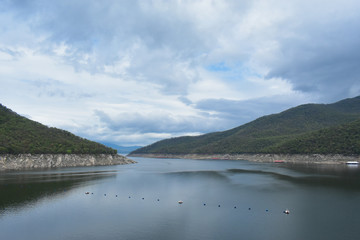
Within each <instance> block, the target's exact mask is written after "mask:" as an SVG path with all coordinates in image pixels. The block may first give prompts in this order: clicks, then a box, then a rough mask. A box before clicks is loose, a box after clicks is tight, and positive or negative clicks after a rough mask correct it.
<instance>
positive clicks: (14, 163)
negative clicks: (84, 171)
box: [0, 154, 136, 170]
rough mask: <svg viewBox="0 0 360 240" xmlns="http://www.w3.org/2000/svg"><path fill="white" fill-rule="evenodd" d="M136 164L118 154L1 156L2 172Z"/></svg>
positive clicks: (0, 168)
mask: <svg viewBox="0 0 360 240" xmlns="http://www.w3.org/2000/svg"><path fill="white" fill-rule="evenodd" d="M131 163H136V161H134V160H131V159H129V158H127V157H124V156H122V155H118V154H0V170H20V169H34V168H55V167H82V166H106V165H122V164H131Z"/></svg>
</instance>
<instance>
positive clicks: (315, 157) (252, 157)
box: [130, 153, 360, 164]
mask: <svg viewBox="0 0 360 240" xmlns="http://www.w3.org/2000/svg"><path fill="white" fill-rule="evenodd" d="M130 156H133V157H149V158H189V159H226V160H247V161H253V162H274V161H276V160H283V161H284V162H288V163H303V164H344V163H346V162H348V161H360V156H358V155H352V156H346V155H341V154H212V155H206V154H156V153H154V154H152V153H145V154H131V155H130Z"/></svg>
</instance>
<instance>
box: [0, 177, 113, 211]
mask: <svg viewBox="0 0 360 240" xmlns="http://www.w3.org/2000/svg"><path fill="white" fill-rule="evenodd" d="M115 174H116V172H115V171H90V172H81V171H80V172H77V171H74V172H61V170H59V171H56V172H54V171H51V170H44V171H22V172H17V171H5V172H1V175H0V209H3V210H4V209H7V208H9V207H11V209H16V208H21V207H22V206H23V205H29V204H30V203H31V204H33V202H35V201H37V200H38V199H41V198H43V197H50V196H51V197H56V196H57V195H58V194H65V193H66V191H69V190H71V189H72V188H75V187H78V186H81V185H84V184H89V182H91V181H96V180H100V179H103V178H109V177H115Z"/></svg>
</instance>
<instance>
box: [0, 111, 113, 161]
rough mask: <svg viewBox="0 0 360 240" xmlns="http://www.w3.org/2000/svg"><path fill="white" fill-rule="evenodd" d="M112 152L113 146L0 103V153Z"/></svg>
mask: <svg viewBox="0 0 360 240" xmlns="http://www.w3.org/2000/svg"><path fill="white" fill-rule="evenodd" d="M5 153H9V154H20V153H34V154H36V153H74V154H85V153H86V154H102V153H106V154H116V153H117V151H116V150H115V149H112V148H109V147H106V146H104V145H102V144H99V143H96V142H93V141H89V140H87V139H83V138H80V137H78V136H75V135H74V134H72V133H70V132H67V131H64V130H61V129H57V128H52V127H47V126H44V125H42V124H40V123H38V122H35V121H32V120H29V119H27V118H25V117H22V116H20V115H18V114H17V113H15V112H13V111H12V110H10V109H8V108H6V107H5V106H3V105H1V104H0V154H5Z"/></svg>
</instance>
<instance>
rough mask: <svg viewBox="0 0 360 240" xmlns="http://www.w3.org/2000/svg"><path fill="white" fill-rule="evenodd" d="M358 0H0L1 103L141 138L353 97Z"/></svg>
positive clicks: (357, 87) (44, 118)
mask: <svg viewBox="0 0 360 240" xmlns="http://www.w3.org/2000/svg"><path fill="white" fill-rule="evenodd" d="M359 10H360V1H358V0H341V1H340V0H331V1H329V0H311V1H310V0H292V1H288V0H241V1H239V0H218V1H216V0H106V1H95V0H94V1H92V0H53V1H48V0H0V103H1V104H2V105H5V106H6V107H8V108H10V109H12V110H13V111H15V112H17V113H18V114H20V115H22V116H25V117H28V118H30V119H32V120H34V121H38V122H40V123H42V124H45V125H47V126H51V127H57V128H61V129H65V130H68V131H70V132H72V133H74V134H76V135H79V136H81V137H84V138H88V139H90V140H94V141H101V142H111V143H115V144H118V145H122V146H132V145H139V146H144V145H148V144H151V143H153V142H155V141H158V140H161V139H164V138H171V137H177V136H183V135H199V134H203V133H208V132H214V131H223V130H228V129H231V128H233V127H237V126H239V125H242V124H244V123H247V122H249V121H252V120H254V119H256V118H258V117H261V116H263V115H268V114H273V113H278V112H281V111H284V110H286V109H288V108H291V107H295V106H297V105H300V104H306V103H332V102H336V101H338V100H341V99H344V98H350V97H355V96H358V95H360V11H359Z"/></svg>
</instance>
